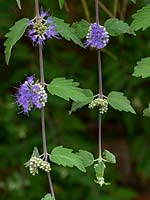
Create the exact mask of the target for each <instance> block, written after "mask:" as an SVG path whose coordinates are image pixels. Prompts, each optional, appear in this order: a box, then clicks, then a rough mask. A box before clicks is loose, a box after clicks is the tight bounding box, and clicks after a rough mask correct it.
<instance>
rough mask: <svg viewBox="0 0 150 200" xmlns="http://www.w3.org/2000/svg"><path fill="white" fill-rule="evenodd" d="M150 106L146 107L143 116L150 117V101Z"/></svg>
mask: <svg viewBox="0 0 150 200" xmlns="http://www.w3.org/2000/svg"><path fill="white" fill-rule="evenodd" d="M148 106H149V107H148V108H145V109H144V110H143V116H145V117H150V103H149V105H148Z"/></svg>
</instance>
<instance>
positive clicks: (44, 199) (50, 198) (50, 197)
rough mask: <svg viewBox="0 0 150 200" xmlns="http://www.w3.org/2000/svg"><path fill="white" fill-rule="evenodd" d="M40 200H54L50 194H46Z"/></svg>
mask: <svg viewBox="0 0 150 200" xmlns="http://www.w3.org/2000/svg"><path fill="white" fill-rule="evenodd" d="M41 200H55V198H54V197H52V195H51V194H46V195H45V197H44V198H42V199H41Z"/></svg>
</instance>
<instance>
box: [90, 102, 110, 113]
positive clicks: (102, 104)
mask: <svg viewBox="0 0 150 200" xmlns="http://www.w3.org/2000/svg"><path fill="white" fill-rule="evenodd" d="M96 106H99V112H100V113H101V114H104V113H105V112H107V110H108V101H107V99H101V98H97V99H94V100H93V101H92V102H91V103H90V104H89V106H88V107H89V108H90V109H93V108H94V107H96Z"/></svg>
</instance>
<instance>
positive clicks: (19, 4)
mask: <svg viewBox="0 0 150 200" xmlns="http://www.w3.org/2000/svg"><path fill="white" fill-rule="evenodd" d="M16 2H17V5H18V7H19V9H21V2H20V0H16Z"/></svg>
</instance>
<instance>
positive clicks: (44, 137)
mask: <svg viewBox="0 0 150 200" xmlns="http://www.w3.org/2000/svg"><path fill="white" fill-rule="evenodd" d="M35 11H36V17H37V18H39V16H40V13H39V1H38V0H35ZM39 62H40V79H41V83H42V85H43V86H44V85H45V81H44V66H43V46H42V44H39ZM41 125H42V142H43V154H44V155H45V156H44V157H45V159H46V160H47V145H46V133H45V113H44V107H42V109H41ZM47 175H48V181H49V187H50V192H51V195H52V197H54V199H55V194H54V189H53V184H52V179H51V175H50V172H48V173H47Z"/></svg>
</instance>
